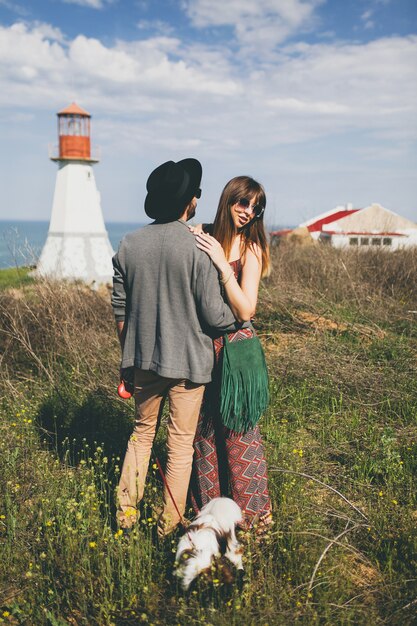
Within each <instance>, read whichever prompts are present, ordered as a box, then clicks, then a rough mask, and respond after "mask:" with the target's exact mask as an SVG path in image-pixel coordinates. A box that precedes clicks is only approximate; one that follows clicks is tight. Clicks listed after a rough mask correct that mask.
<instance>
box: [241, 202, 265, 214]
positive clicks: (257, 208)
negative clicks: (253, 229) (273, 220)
mask: <svg viewBox="0 0 417 626" xmlns="http://www.w3.org/2000/svg"><path fill="white" fill-rule="evenodd" d="M237 204H238V205H239V206H240V207H242V209H245V211H246V209H248V208H249V207H251V209H252V213H255V218H260V217H261V215H262V214H263V212H264V211H265V207H264V206H262V204H252V205H251V203H250V200H248V198H240V199H239V200H238V201H237Z"/></svg>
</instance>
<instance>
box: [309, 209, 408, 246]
mask: <svg viewBox="0 0 417 626" xmlns="http://www.w3.org/2000/svg"><path fill="white" fill-rule="evenodd" d="M320 240H321V241H324V242H326V241H327V242H330V243H331V244H332V245H333V246H335V247H337V248H343V247H348V246H349V247H361V248H368V247H375V248H377V247H380V248H385V249H389V250H397V249H398V248H408V247H411V246H416V245H417V224H416V223H414V222H412V221H411V220H409V219H407V218H405V217H401V215H398V214H397V213H394V212H393V211H390V210H388V209H385V208H384V207H383V206H381V205H380V204H376V203H374V204H371V205H370V206H368V207H366V208H364V209H359V210H357V211H354V212H352V213H351V214H350V215H346V216H345V217H342V218H340V219H337V220H335V221H332V222H329V223H327V224H323V226H322V230H321V233H320Z"/></svg>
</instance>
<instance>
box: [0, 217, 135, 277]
mask: <svg viewBox="0 0 417 626" xmlns="http://www.w3.org/2000/svg"><path fill="white" fill-rule="evenodd" d="M140 226H144V224H140V223H138V222H107V223H106V228H107V232H108V235H109V239H110V243H111V245H112V246H113V250H115V251H116V250H117V248H118V247H119V243H120V241H121V239H122V238H123V237H124V235H125V234H126V233H128V232H130V231H132V230H135V229H136V228H140ZM48 228H49V222H46V221H45V222H31V221H2V220H0V268H2V269H4V268H8V267H20V266H22V265H36V263H37V260H38V258H39V256H40V253H41V252H42V248H43V246H44V243H45V241H46V237H47V235H48Z"/></svg>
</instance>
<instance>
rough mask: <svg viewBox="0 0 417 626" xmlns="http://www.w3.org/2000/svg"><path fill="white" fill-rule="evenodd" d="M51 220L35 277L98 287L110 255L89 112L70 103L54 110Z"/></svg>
mask: <svg viewBox="0 0 417 626" xmlns="http://www.w3.org/2000/svg"><path fill="white" fill-rule="evenodd" d="M57 116H58V140H59V146H58V152H57V154H54V155H52V156H51V157H50V158H51V160H52V161H55V162H56V163H58V172H57V175H56V183H55V192H54V199H53V204H52V214H51V221H50V224H49V231H48V237H47V240H46V243H45V245H44V247H43V250H42V253H41V256H40V258H39V262H38V265H37V268H36V274H37V275H38V276H46V277H50V278H56V279H67V280H81V281H83V282H85V283H87V284H89V285H92V286H98V285H100V284H103V283H109V282H111V279H112V274H113V268H112V260H111V259H112V256H113V254H114V252H113V249H112V247H111V244H110V241H109V237H108V234H107V231H106V227H105V225H104V220H103V214H102V211H101V204H100V194H99V192H98V190H97V187H96V183H95V179H94V173H93V167H92V166H93V165H94V163H98V159H97V158H93V157H92V155H91V115H90V114H89V113H87V111H85V110H84V109H82V108H81V107H79V106H78V105H77V104H75V102H73V103H72V104H71V105H70V106H68V107H67V108H65V109H63V110H62V111H59V113H58V114H57Z"/></svg>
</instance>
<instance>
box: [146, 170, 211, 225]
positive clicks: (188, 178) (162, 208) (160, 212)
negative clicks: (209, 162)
mask: <svg viewBox="0 0 417 626" xmlns="http://www.w3.org/2000/svg"><path fill="white" fill-rule="evenodd" d="M202 173H203V170H202V167H201V163H200V161H197V159H183V160H182V161H178V162H177V163H175V162H174V161H167V162H166V163H162V165H159V167H157V168H156V169H155V170H154V171H153V172H152V173H151V175H150V176H149V178H148V180H147V183H146V189H147V191H148V194H147V196H146V198H145V213H146V215H147V216H148V217H151V218H152V219H156V220H163V221H171V220H176V219H178V217H179V216H180V215H181V213H182V212H183V210H184V209H185V207H186V206H187V204H189V202H190V201H191V199H192V198H193V197H194V196H195V195H196V194H197V191H198V189H199V187H200V183H201V176H202Z"/></svg>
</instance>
